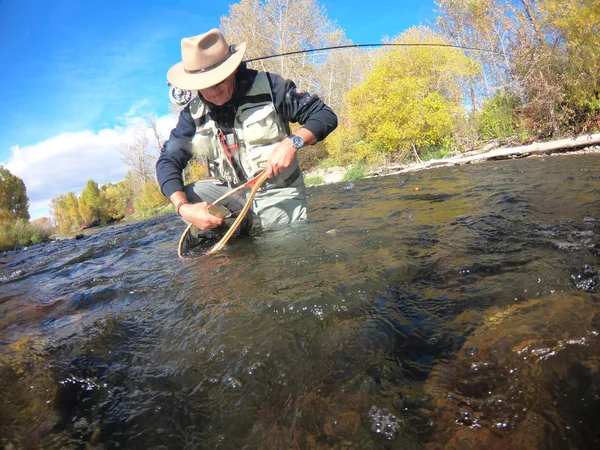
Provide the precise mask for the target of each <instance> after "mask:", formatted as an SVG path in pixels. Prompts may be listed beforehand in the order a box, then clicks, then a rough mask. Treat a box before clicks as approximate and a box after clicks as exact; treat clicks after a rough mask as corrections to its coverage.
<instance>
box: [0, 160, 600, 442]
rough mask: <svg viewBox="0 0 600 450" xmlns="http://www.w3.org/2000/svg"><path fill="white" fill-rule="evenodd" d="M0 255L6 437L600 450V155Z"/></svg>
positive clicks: (497, 167)
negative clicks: (283, 219)
mask: <svg viewBox="0 0 600 450" xmlns="http://www.w3.org/2000/svg"><path fill="white" fill-rule="evenodd" d="M309 193H310V199H309V205H310V213H309V214H310V220H309V221H307V222H306V223H303V224H297V225H295V226H293V227H289V228H287V229H284V230H275V231H271V232H265V233H261V234H257V235H254V236H250V237H246V238H238V239H234V240H233V241H231V242H230V244H228V246H227V247H226V249H225V250H224V251H222V252H220V253H218V254H216V255H212V256H206V257H202V258H197V259H193V260H187V261H181V260H179V259H178V258H177V251H176V248H177V242H178V239H179V236H180V234H181V232H182V231H183V229H184V225H183V223H182V222H180V221H179V220H178V218H176V217H175V216H174V215H173V216H165V217H162V218H156V219H151V220H147V221H143V222H139V223H134V224H126V225H119V226H113V227H109V228H105V229H103V230H101V231H99V232H97V233H95V234H92V235H89V236H86V237H85V238H83V239H80V240H75V239H70V240H62V241H57V242H53V243H49V244H47V245H42V246H37V247H32V248H29V249H27V250H25V251H22V252H20V253H18V254H14V253H7V254H4V255H2V256H0V290H1V294H0V394H1V395H0V447H2V448H7V449H8V448H48V449H65V448H66V449H70V448H73V449H79V448H82V449H83V448H86V449H87V448H94V449H102V448H128V449H130V448H131V449H138V448H139V449H179V448H182V449H184V448H189V449H193V448H209V449H212V448H222V449H241V448H247V449H278V448H299V449H301V448H307V449H312V448H324V449H325V448H345V449H351V448H356V449H377V448H393V449H396V448H397V449H410V448H427V449H438V448H482V447H487V448H491V449H494V448H503V449H504V448H579V449H583V448H594V447H595V448H598V447H599V444H600V431H598V430H600V372H599V370H600V359H599V357H598V355H599V354H600V352H599V350H600V345H599V344H600V337H599V334H598V333H599V332H600V304H599V303H598V300H599V299H600V297H599V295H598V293H597V285H598V281H599V278H600V275H599V265H600V260H599V248H600V247H599V244H600V239H599V236H598V235H599V231H600V225H599V223H598V220H597V219H598V212H599V208H600V156H598V155H569V156H556V157H546V158H535V159H533V158H531V159H524V160H513V161H498V162H491V163H485V164H477V165H467V166H461V167H454V168H441V169H435V170H428V171H422V172H416V173H409V174H401V175H393V176H388V177H382V178H373V179H368V180H361V181H355V182H351V183H350V182H345V183H339V184H336V185H329V186H322V187H316V188H311V189H309Z"/></svg>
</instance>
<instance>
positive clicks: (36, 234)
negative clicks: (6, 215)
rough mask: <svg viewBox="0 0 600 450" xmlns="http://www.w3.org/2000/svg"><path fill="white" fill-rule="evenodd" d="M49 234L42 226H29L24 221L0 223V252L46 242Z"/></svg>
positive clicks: (29, 224)
mask: <svg viewBox="0 0 600 450" xmlns="http://www.w3.org/2000/svg"><path fill="white" fill-rule="evenodd" d="M49 238H50V234H49V233H48V231H47V230H45V229H44V228H43V227H42V226H40V225H37V224H31V223H29V222H27V221H26V220H24V219H18V220H16V221H14V222H10V221H3V222H1V223H0V251H6V250H13V249H14V248H15V247H17V246H18V245H22V246H24V247H27V246H29V245H34V244H40V243H42V242H46V241H47V240H48V239H49Z"/></svg>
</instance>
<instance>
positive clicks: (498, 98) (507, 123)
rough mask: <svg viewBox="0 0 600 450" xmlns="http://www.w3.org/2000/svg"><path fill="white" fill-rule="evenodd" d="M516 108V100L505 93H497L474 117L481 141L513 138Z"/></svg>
mask: <svg viewBox="0 0 600 450" xmlns="http://www.w3.org/2000/svg"><path fill="white" fill-rule="evenodd" d="M518 106H519V100H518V99H517V98H515V97H513V96H512V95H510V94H509V93H507V92H504V91H498V93H497V94H496V95H495V96H494V97H492V98H491V99H489V100H488V101H487V102H486V103H485V104H484V105H483V108H482V110H481V112H480V113H479V114H477V115H476V120H477V124H478V131H479V134H480V136H481V137H482V138H483V139H495V138H500V139H505V138H507V137H510V136H513V135H514V134H515V133H516V131H517V129H516V122H515V121H516V118H517V116H516V114H515V109H516V108H517V107H518Z"/></svg>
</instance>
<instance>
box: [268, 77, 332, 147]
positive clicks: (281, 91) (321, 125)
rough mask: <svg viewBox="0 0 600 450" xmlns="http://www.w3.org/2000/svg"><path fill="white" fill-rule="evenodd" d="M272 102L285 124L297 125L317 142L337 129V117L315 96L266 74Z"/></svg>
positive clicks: (292, 83) (286, 81) (290, 82)
mask: <svg viewBox="0 0 600 450" xmlns="http://www.w3.org/2000/svg"><path fill="white" fill-rule="evenodd" d="M267 76H268V78H269V82H270V83H271V91H272V92H273V101H274V103H275V108H276V109H277V112H278V113H279V114H281V115H282V117H283V119H284V120H285V121H286V122H292V123H299V124H300V125H302V126H303V127H304V128H306V129H307V130H309V131H311V132H312V134H314V135H315V137H316V138H317V141H322V140H323V139H325V138H326V137H327V136H328V135H329V134H330V133H331V132H332V131H333V130H335V128H336V127H337V123H338V122H337V116H336V115H335V113H334V112H333V111H332V109H331V108H330V107H329V106H327V105H326V104H325V102H324V101H323V100H321V99H320V98H319V97H318V96H317V95H315V94H312V95H311V94H309V93H308V92H304V91H302V90H300V89H298V88H297V87H296V84H295V83H294V82H293V81H291V80H286V79H284V78H282V77H281V76H279V75H277V74H274V73H268V74H267Z"/></svg>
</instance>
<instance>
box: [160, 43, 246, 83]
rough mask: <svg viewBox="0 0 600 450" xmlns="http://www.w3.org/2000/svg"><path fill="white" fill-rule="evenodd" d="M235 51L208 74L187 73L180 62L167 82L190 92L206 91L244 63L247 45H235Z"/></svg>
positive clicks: (168, 75) (173, 68) (171, 69)
mask: <svg viewBox="0 0 600 450" xmlns="http://www.w3.org/2000/svg"><path fill="white" fill-rule="evenodd" d="M233 49H234V53H233V54H232V55H231V56H230V57H229V58H227V60H226V61H225V62H223V63H222V64H220V65H218V66H217V67H215V68H213V69H210V70H207V71H206V72H201V73H187V72H186V71H185V68H184V67H183V62H179V63H177V64H175V65H174V66H173V67H171V68H170V69H169V71H168V72H167V80H168V81H169V83H171V84H172V85H173V86H175V87H177V88H179V89H185V90H188V91H194V90H198V89H206V88H209V87H211V86H214V85H215V84H219V83H220V82H221V81H223V80H224V79H225V78H227V77H228V76H229V75H231V74H232V73H233V72H235V71H236V69H237V68H238V66H239V65H240V64H241V63H242V60H243V59H244V53H245V52H246V43H245V42H242V43H241V44H238V45H234V46H233Z"/></svg>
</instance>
